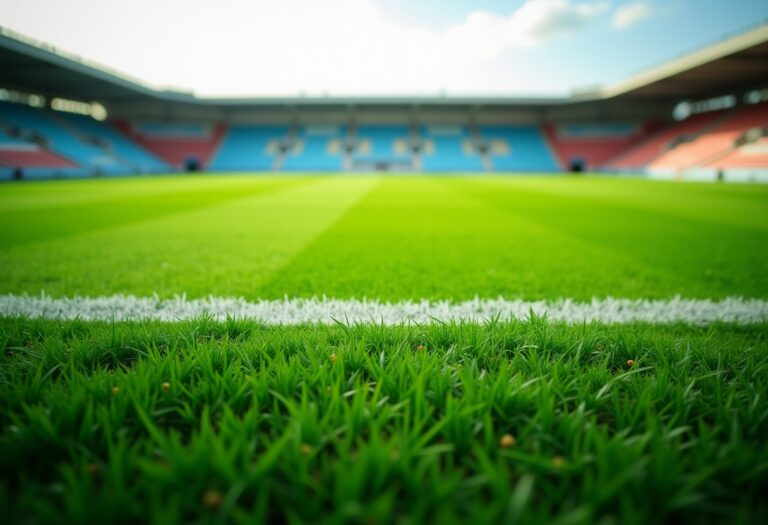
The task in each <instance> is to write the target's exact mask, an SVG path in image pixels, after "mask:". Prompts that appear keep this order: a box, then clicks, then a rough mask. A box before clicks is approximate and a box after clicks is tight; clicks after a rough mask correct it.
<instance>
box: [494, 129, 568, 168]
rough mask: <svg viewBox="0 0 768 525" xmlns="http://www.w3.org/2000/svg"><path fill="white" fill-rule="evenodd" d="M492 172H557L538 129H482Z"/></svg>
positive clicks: (553, 159)
mask: <svg viewBox="0 0 768 525" xmlns="http://www.w3.org/2000/svg"><path fill="white" fill-rule="evenodd" d="M479 130H480V136H481V137H482V138H483V139H484V140H487V141H488V143H489V145H488V152H489V157H490V161H491V164H492V167H493V169H495V170H497V171H556V170H557V169H558V163H557V160H556V159H555V157H554V155H553V153H552V151H551V149H550V147H549V145H548V144H547V142H546V140H545V138H544V135H543V134H542V132H541V130H540V129H539V127H538V126H481V127H480V128H479Z"/></svg>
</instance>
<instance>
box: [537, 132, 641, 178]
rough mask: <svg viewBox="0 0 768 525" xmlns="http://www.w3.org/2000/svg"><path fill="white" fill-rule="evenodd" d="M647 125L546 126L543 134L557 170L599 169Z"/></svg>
mask: <svg viewBox="0 0 768 525" xmlns="http://www.w3.org/2000/svg"><path fill="white" fill-rule="evenodd" d="M649 128H650V126H647V125H645V124H641V125H635V124H632V123H629V122H611V123H578V124H574V123H570V124H561V125H552V124H551V125H548V126H545V127H544V133H545V136H546V137H547V139H548V140H549V143H550V144H551V145H552V148H553V149H554V151H555V154H556V156H557V160H558V162H559V165H560V168H561V169H563V170H571V171H581V170H595V169H599V168H602V167H603V165H604V164H605V163H606V162H607V161H609V160H610V159H612V158H614V157H616V156H617V155H619V154H620V153H621V152H622V151H624V150H626V149H627V148H628V147H630V146H631V145H633V144H634V143H635V142H637V141H638V140H639V138H640V137H642V136H643V135H644V134H645V133H647V130H648V129H649Z"/></svg>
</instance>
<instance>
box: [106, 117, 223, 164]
mask: <svg viewBox="0 0 768 525" xmlns="http://www.w3.org/2000/svg"><path fill="white" fill-rule="evenodd" d="M115 125H116V127H117V128H118V129H119V130H120V131H122V132H123V133H124V134H125V135H127V136H129V137H131V138H132V139H133V140H135V141H136V142H138V143H139V144H141V145H142V146H143V147H144V148H146V149H147V150H149V151H150V152H152V153H153V154H154V155H155V156H157V157H159V158H161V159H163V160H164V161H165V162H166V163H167V164H169V165H170V166H172V167H174V168H176V169H185V168H186V167H187V166H188V165H190V164H196V165H197V166H198V167H199V168H208V167H209V165H210V160H211V157H212V156H213V154H214V153H215V151H216V149H217V148H218V146H219V143H220V141H221V139H222V137H223V136H224V133H225V130H224V127H223V126H220V125H206V124H195V123H165V122H140V123H137V124H130V123H128V122H117V123H115Z"/></svg>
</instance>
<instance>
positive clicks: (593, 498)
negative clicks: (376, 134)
mask: <svg viewBox="0 0 768 525" xmlns="http://www.w3.org/2000/svg"><path fill="white" fill-rule="evenodd" d="M0 329H1V331H2V333H3V334H4V341H3V352H2V356H1V357H0V425H1V426H2V435H0V471H2V472H3V476H2V490H0V510H2V512H3V515H4V516H5V517H6V519H10V521H7V523H24V522H30V523H34V522H49V523H57V522H59V523H114V522H142V523H145V522H152V523H175V522H199V523H223V522H232V523H254V522H269V523H302V522H309V523H382V524H383V523H414V524H415V523H426V522H434V523H479V524H483V523H488V524H491V523H494V524H495V523H520V522H522V523H573V524H579V523H585V524H587V523H605V524H608V523H622V524H633V523H651V522H652V523H701V522H723V523H726V522H727V523H738V522H743V523H760V522H764V521H765V518H766V517H768V504H767V503H766V500H765V499H764V498H763V496H764V494H765V493H766V491H768V448H766V446H765V436H766V435H768V404H766V397H765V396H766V392H767V391H768V365H766V358H768V326H766V325H753V326H750V327H736V326H729V325H718V326H711V327H708V328H703V327H699V328H696V327H690V326H683V325H679V326H658V325H632V326H629V327H618V326H601V325H599V324H591V325H582V326H580V327H573V326H570V325H563V324H557V323H551V322H548V321H546V319H542V318H537V317H534V318H532V319H529V320H527V321H519V322H512V323H499V322H495V321H493V320H491V321H489V322H488V323H485V324H482V325H480V324H464V325H461V324H433V325H426V326H413V325H412V326H401V327H382V326H376V325H371V324H366V325H354V326H349V325H343V324H340V325H335V326H303V327H266V326H261V325H258V324H255V323H253V322H248V321H237V320H233V319H230V320H228V321H226V322H214V321H212V320H210V319H205V318H202V319H198V320H195V321H185V322H180V323H169V324H163V323H159V322H144V323H118V324H110V323H95V322H94V323H86V322H83V321H66V322H64V321H33V320H24V319H5V320H2V321H0Z"/></svg>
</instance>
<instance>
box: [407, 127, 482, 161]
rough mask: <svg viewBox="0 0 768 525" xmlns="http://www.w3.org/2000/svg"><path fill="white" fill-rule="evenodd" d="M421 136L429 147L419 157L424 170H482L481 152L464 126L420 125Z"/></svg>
mask: <svg viewBox="0 0 768 525" xmlns="http://www.w3.org/2000/svg"><path fill="white" fill-rule="evenodd" d="M420 133H421V136H422V138H424V139H425V141H426V143H427V144H428V145H430V147H427V148H425V151H424V152H423V154H422V158H421V167H422V169H424V171H484V170H485V169H486V166H485V164H484V163H483V159H482V156H481V154H480V153H479V152H478V151H476V150H475V148H474V146H473V140H472V137H471V136H470V134H469V131H468V130H467V128H466V127H464V126H422V128H421V130H420Z"/></svg>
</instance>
